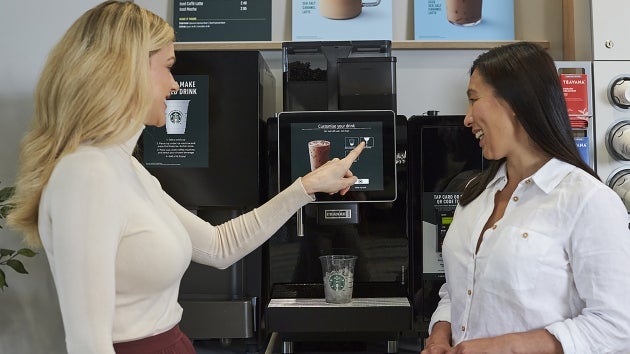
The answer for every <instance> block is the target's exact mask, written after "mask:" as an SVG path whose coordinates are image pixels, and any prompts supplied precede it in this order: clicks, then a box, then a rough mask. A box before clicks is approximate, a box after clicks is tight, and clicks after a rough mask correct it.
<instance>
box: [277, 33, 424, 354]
mask: <svg viewBox="0 0 630 354" xmlns="http://www.w3.org/2000/svg"><path fill="white" fill-rule="evenodd" d="M390 44H391V43H390V42H389V41H351V42H350V41H341V42H287V43H283V80H284V86H283V96H284V112H281V113H279V114H277V115H276V117H274V118H273V119H269V120H268V121H267V133H268V141H269V143H268V148H269V153H268V160H269V162H270V169H269V172H270V178H269V181H270V185H269V190H270V197H271V196H273V195H274V194H275V193H277V192H278V190H280V189H282V188H283V187H284V186H285V185H283V183H282V182H283V181H284V180H285V179H286V178H285V177H283V172H282V169H283V167H282V166H284V165H285V164H286V162H285V161H282V159H283V155H286V151H284V150H285V149H286V147H287V146H290V144H287V143H286V141H284V140H285V139H287V138H288V139H291V140H292V141H296V140H298V139H299V137H300V136H301V135H302V134H306V133H302V132H300V131H298V130H293V133H292V132H291V131H286V132H285V131H284V130H283V129H286V126H288V125H290V124H294V125H295V126H298V127H299V126H301V125H300V122H301V119H300V117H303V122H304V124H308V123H313V122H315V121H316V120H318V119H321V120H322V121H326V122H329V123H330V122H336V124H335V126H336V127H339V126H340V124H339V122H340V121H341V120H343V122H344V124H348V123H350V122H351V119H355V120H356V121H357V122H360V121H362V120H364V119H367V118H365V117H368V116H371V115H376V116H380V117H387V116H389V117H390V118H391V124H390V128H387V129H388V131H389V130H391V134H392V135H393V136H392V138H393V139H392V141H391V148H385V149H384V150H383V151H385V155H387V156H388V158H387V162H385V163H384V165H385V168H387V169H391V170H392V172H391V174H386V176H388V177H386V178H384V179H389V180H386V181H384V182H385V183H384V184H385V185H386V186H392V187H391V188H389V187H384V188H383V190H387V192H386V194H388V195H389V193H390V192H392V193H393V195H394V197H393V198H382V200H378V201H376V200H373V201H370V200H369V199H371V198H374V199H379V198H380V197H381V195H380V194H379V193H385V192H383V191H382V190H381V191H380V192H374V193H373V194H369V195H366V196H365V198H366V199H367V200H365V199H364V200H358V199H360V198H361V197H360V196H359V195H357V199H355V200H344V199H343V198H342V199H341V200H333V201H327V200H325V198H326V196H323V198H324V202H323V203H318V202H314V203H310V204H308V205H306V206H305V207H303V208H302V210H301V212H299V213H298V214H297V215H296V216H295V217H293V218H291V219H290V220H289V221H288V222H287V223H286V224H285V225H284V226H283V227H282V228H281V229H280V230H279V231H278V232H277V233H276V234H275V235H274V236H273V237H272V238H271V239H270V240H269V241H268V242H267V244H266V249H267V251H266V252H267V255H268V264H267V266H268V268H267V276H266V278H267V279H268V284H269V286H270V289H269V290H270V295H271V296H270V298H269V301H268V302H267V306H266V315H265V319H266V323H265V325H266V328H268V330H269V331H271V332H275V333H277V335H278V337H279V338H280V340H281V341H282V350H283V353H293V351H294V350H299V349H303V348H311V349H313V350H322V348H321V347H322V346H323V347H325V348H324V349H326V346H327V345H335V344H334V343H337V344H339V343H342V344H341V345H344V344H345V345H346V346H351V347H352V350H356V349H357V347H363V346H365V345H367V344H366V343H367V342H371V341H382V342H383V344H384V345H386V346H387V352H388V353H396V352H397V350H398V349H397V348H398V347H397V346H398V338H399V336H400V334H401V332H404V331H410V330H411V325H412V322H411V315H412V310H411V304H410V302H409V300H408V299H409V296H408V294H409V291H408V284H409V237H408V233H407V221H406V219H407V171H406V168H407V166H406V159H405V155H406V151H405V150H406V134H407V120H406V117H404V116H399V115H396V113H395V112H396V92H395V88H396V85H395V82H396V81H395V63H396V59H395V58H393V57H391V51H390ZM344 119H347V120H344ZM383 119H385V118H383ZM285 120H290V122H291V123H287V122H286V121H285ZM363 123H364V122H363ZM357 124H359V123H357ZM283 126H285V128H283ZM320 126H323V125H320ZM345 126H348V125H344V127H345ZM357 127H358V126H355V127H353V128H357ZM296 129H297V128H296ZM305 129H311V131H312V129H316V128H315V127H306V128H305ZM342 133H343V132H342ZM309 134H310V133H309ZM348 134H349V136H351V137H345V139H346V141H352V139H353V137H354V136H355V135H356V136H360V134H361V133H354V132H352V131H350V132H349V133H348ZM377 136H379V137H382V135H377ZM378 139H379V138H377V140H378ZM339 141H342V140H339ZM346 151H348V150H346ZM365 151H367V150H365ZM340 154H341V155H335V156H332V155H331V158H332V157H343V156H344V155H343V152H340ZM306 156H308V155H306ZM367 156H368V155H365V157H366V158H367ZM359 159H361V156H360V157H359ZM300 173H302V171H300ZM359 173H361V172H359ZM294 177H295V176H290V177H289V179H288V180H287V181H286V182H287V183H288V182H290V181H292V180H293V178H294ZM358 177H359V178H361V176H358ZM391 179H393V180H391ZM278 182H281V183H278ZM327 254H351V255H355V256H357V261H356V266H355V269H354V289H353V295H352V298H353V302H352V303H351V304H347V305H338V304H335V305H334V306H330V304H328V305H327V304H325V303H324V288H323V274H322V268H321V264H320V260H319V259H318V257H319V256H321V255H327ZM352 304H354V306H353V305H352ZM313 346H315V347H318V346H319V347H320V348H319V349H317V348H313ZM327 350H330V348H327ZM333 350H334V349H333Z"/></svg>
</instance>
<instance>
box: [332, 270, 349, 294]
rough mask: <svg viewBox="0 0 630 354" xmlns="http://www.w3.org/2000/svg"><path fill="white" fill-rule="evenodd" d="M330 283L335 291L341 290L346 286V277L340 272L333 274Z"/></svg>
mask: <svg viewBox="0 0 630 354" xmlns="http://www.w3.org/2000/svg"><path fill="white" fill-rule="evenodd" d="M328 285H330V288H331V289H333V290H335V291H341V290H343V288H345V287H346V277H344V276H343V275H341V274H339V273H335V274H331V275H330V277H329V278H328Z"/></svg>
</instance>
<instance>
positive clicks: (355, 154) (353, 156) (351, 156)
mask: <svg viewBox="0 0 630 354" xmlns="http://www.w3.org/2000/svg"><path fill="white" fill-rule="evenodd" d="M364 148H365V141H362V142H360V143H359V145H357V147H355V148H354V149H352V151H350V152H349V153H348V155H346V157H345V159H348V160H350V163H351V164H352V162H354V160H356V159H357V157H359V155H361V152H362V151H363V149H364Z"/></svg>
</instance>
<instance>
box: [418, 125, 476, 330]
mask: <svg viewBox="0 0 630 354" xmlns="http://www.w3.org/2000/svg"><path fill="white" fill-rule="evenodd" d="M407 125H408V126H407V129H408V133H407V134H408V160H409V194H408V196H409V232H410V235H411V245H410V248H411V256H410V257H411V267H412V268H411V273H412V276H411V282H410V290H411V292H412V294H413V302H414V309H415V315H416V318H415V327H416V328H417V329H418V330H419V331H420V332H421V333H423V334H424V335H426V334H427V333H426V331H427V326H428V322H429V319H430V316H431V314H432V313H433V311H434V310H435V308H436V307H437V303H438V301H439V296H438V291H439V289H440V286H441V285H442V284H443V283H444V264H443V262H442V242H443V240H444V236H445V235H446V231H447V230H448V227H449V225H450V223H451V221H452V218H453V212H454V211H455V207H456V206H457V203H458V201H459V197H460V195H461V193H462V191H463V189H464V187H465V186H466V183H468V181H470V179H471V178H472V177H474V176H475V175H477V174H478V173H479V172H481V170H482V169H483V168H484V167H485V165H486V163H485V160H484V159H483V156H482V154H481V149H480V147H479V142H478V141H477V139H475V137H474V136H473V135H472V133H471V131H470V129H469V128H466V127H465V126H464V116H463V115H455V116H438V115H418V116H412V117H410V118H409V120H408V122H407Z"/></svg>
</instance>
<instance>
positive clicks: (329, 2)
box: [291, 0, 393, 41]
mask: <svg viewBox="0 0 630 354" xmlns="http://www.w3.org/2000/svg"><path fill="white" fill-rule="evenodd" d="M392 4H393V3H392V0H376V1H367V0H363V1H361V0H345V1H339V0H293V3H292V5H293V6H292V32H291V37H292V39H293V40H294V41H346V40H392V7H393V5H392Z"/></svg>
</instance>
